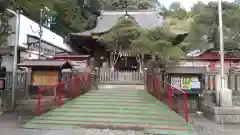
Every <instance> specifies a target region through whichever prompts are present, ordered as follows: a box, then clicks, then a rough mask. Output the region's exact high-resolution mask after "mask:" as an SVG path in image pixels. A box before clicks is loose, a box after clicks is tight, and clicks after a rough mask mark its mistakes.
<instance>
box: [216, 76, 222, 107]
mask: <svg viewBox="0 0 240 135" xmlns="http://www.w3.org/2000/svg"><path fill="white" fill-rule="evenodd" d="M220 89H221V77H220V74H217V75H216V76H215V90H216V104H217V105H219V103H220V102H219V95H220Z"/></svg>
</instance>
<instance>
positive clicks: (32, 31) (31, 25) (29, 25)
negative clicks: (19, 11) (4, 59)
mask: <svg viewBox="0 0 240 135" xmlns="http://www.w3.org/2000/svg"><path fill="white" fill-rule="evenodd" d="M9 24H10V25H11V26H12V31H13V32H15V30H16V17H14V18H11V19H10V20H9ZM39 30H40V29H39V25H38V23H36V22H34V21H32V20H31V19H29V18H27V17H25V16H23V15H20V32H19V46H20V47H22V48H27V35H31V36H36V37H39V33H38V32H39ZM42 39H43V40H44V41H46V42H48V43H50V44H52V45H53V46H55V47H58V48H61V49H63V50H65V51H68V52H72V49H71V48H70V47H69V46H68V45H67V44H64V39H63V38H62V37H61V36H59V35H57V34H55V33H53V32H52V31H50V30H48V29H46V28H43V35H42ZM7 45H8V46H14V45H15V34H12V35H11V36H9V38H8V44H7Z"/></svg>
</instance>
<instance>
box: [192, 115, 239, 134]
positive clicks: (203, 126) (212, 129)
mask: <svg viewBox="0 0 240 135" xmlns="http://www.w3.org/2000/svg"><path fill="white" fill-rule="evenodd" d="M189 119H190V121H191V123H192V125H193V127H194V129H195V130H196V131H197V133H198V134H199V135H240V128H239V127H240V125H236V124H231V125H220V124H217V123H214V122H212V121H209V120H208V119H206V118H205V117H203V116H196V115H195V114H191V115H190V118H189Z"/></svg>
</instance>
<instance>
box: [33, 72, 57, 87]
mask: <svg viewBox="0 0 240 135" xmlns="http://www.w3.org/2000/svg"><path fill="white" fill-rule="evenodd" d="M58 78H59V72H58V71H33V73H32V85H35V86H36V85H45V86H49V85H52V84H53V83H56V82H58Z"/></svg>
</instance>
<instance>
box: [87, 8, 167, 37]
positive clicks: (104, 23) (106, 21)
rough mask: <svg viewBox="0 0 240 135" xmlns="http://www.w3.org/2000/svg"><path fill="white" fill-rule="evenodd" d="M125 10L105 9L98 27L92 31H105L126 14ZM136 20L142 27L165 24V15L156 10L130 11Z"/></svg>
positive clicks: (129, 13)
mask: <svg viewBox="0 0 240 135" xmlns="http://www.w3.org/2000/svg"><path fill="white" fill-rule="evenodd" d="M125 14H126V12H123V11H105V12H103V13H102V15H101V16H99V17H98V20H97V25H96V27H95V28H94V29H93V30H91V33H104V32H107V31H109V30H110V29H111V28H112V27H113V26H114V25H116V24H117V22H118V20H119V18H120V17H122V16H123V15H125ZM128 15H131V16H132V17H133V18H134V19H135V20H136V22H137V23H138V24H139V26H140V27H142V28H153V27H156V26H159V25H162V24H163V17H162V16H161V15H160V14H159V13H158V12H156V11H129V12H128Z"/></svg>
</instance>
